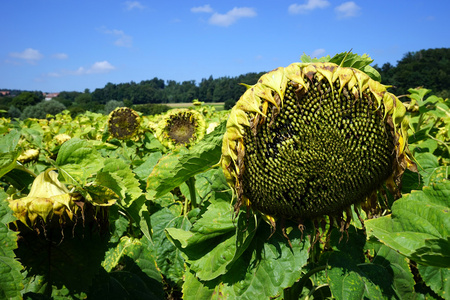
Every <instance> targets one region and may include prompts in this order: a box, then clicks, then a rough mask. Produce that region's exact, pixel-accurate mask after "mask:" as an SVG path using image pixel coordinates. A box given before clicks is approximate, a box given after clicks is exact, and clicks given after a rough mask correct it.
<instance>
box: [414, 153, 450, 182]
mask: <svg viewBox="0 0 450 300" xmlns="http://www.w3.org/2000/svg"><path fill="white" fill-rule="evenodd" d="M415 159H416V160H417V162H418V164H419V173H420V175H422V178H423V185H430V184H431V183H432V182H439V181H442V179H449V178H450V177H449V176H450V175H449V174H450V167H449V166H441V165H440V164H439V161H438V159H437V157H436V156H434V155H433V154H431V153H419V154H417V155H415Z"/></svg>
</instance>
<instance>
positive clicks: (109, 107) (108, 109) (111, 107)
mask: <svg viewBox="0 0 450 300" xmlns="http://www.w3.org/2000/svg"><path fill="white" fill-rule="evenodd" d="M122 106H125V105H124V103H123V102H122V101H117V100H110V101H108V102H106V104H105V109H104V111H105V114H106V115H109V114H110V113H111V112H112V111H113V110H115V109H116V108H118V107H122Z"/></svg>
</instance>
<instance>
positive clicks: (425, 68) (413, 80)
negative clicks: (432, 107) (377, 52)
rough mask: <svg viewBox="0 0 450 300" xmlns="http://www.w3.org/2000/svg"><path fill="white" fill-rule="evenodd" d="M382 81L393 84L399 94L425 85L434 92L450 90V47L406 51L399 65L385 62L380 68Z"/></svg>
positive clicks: (394, 91)
mask: <svg viewBox="0 0 450 300" xmlns="http://www.w3.org/2000/svg"><path fill="white" fill-rule="evenodd" d="M378 71H379V72H380V74H381V81H382V83H384V84H387V85H393V86H394V89H392V90H391V91H392V92H393V93H395V94H397V95H404V94H407V93H408V89H410V88H415V87H418V86H423V87H425V88H427V89H431V90H432V92H433V93H440V92H442V91H445V90H450V48H437V49H427V50H420V51H417V52H408V53H406V54H405V55H404V56H403V58H402V59H401V60H399V61H398V62H397V66H395V67H394V66H392V65H391V64H384V65H383V66H382V67H381V68H378Z"/></svg>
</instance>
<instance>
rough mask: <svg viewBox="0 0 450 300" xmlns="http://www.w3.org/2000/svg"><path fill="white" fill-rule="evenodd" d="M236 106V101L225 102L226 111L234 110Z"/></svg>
mask: <svg viewBox="0 0 450 300" xmlns="http://www.w3.org/2000/svg"><path fill="white" fill-rule="evenodd" d="M235 104H236V100H234V99H228V100H227V101H225V104H224V109H225V110H228V109H232V108H233V106H234V105H235Z"/></svg>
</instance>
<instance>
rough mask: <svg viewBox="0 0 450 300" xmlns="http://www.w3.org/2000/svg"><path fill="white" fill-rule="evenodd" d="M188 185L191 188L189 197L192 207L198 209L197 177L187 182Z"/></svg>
mask: <svg viewBox="0 0 450 300" xmlns="http://www.w3.org/2000/svg"><path fill="white" fill-rule="evenodd" d="M186 184H187V186H188V188H189V195H190V196H191V205H192V207H194V208H195V207H197V206H198V205H197V193H196V192H195V177H194V176H192V177H191V178H189V179H188V180H187V181H186Z"/></svg>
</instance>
